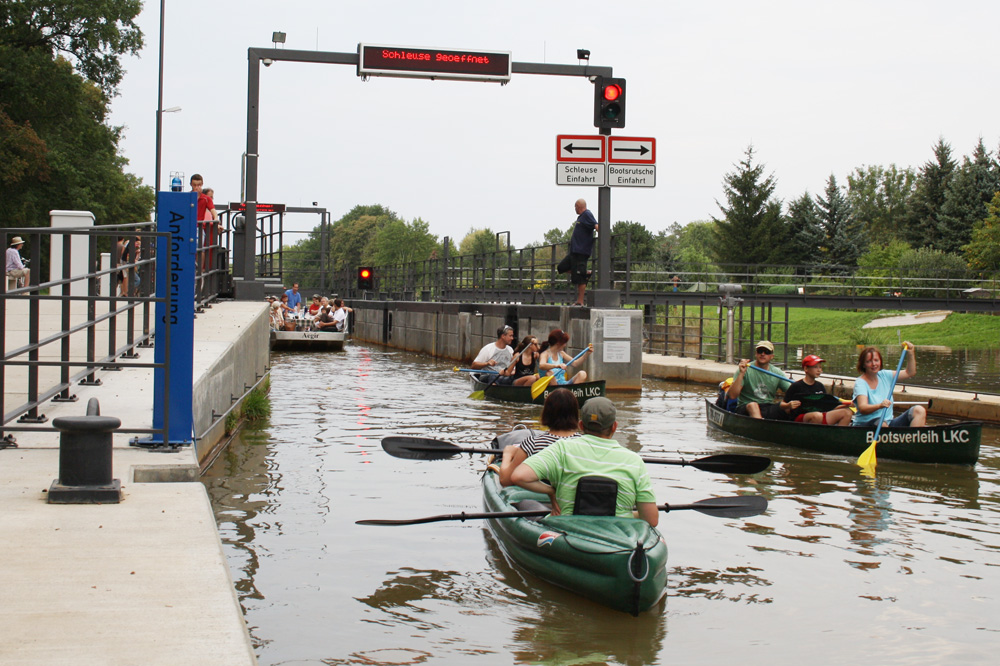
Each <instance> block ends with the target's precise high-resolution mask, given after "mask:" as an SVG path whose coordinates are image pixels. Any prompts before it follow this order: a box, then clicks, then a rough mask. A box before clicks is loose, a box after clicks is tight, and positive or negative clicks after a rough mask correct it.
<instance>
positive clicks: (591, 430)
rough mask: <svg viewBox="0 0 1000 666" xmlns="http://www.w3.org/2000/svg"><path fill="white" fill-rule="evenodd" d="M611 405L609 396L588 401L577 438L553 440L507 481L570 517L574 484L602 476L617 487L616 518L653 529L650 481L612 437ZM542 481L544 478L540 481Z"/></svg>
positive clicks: (656, 514) (639, 464) (637, 459)
mask: <svg viewBox="0 0 1000 666" xmlns="http://www.w3.org/2000/svg"><path fill="white" fill-rule="evenodd" d="M616 416H617V414H616V411H615V405H614V403H613V402H611V401H610V400H608V399H607V398H591V399H590V400H588V401H587V402H585V403H584V405H583V407H581V408H580V430H582V431H583V432H584V434H583V435H581V436H580V437H568V438H566V439H557V440H556V441H555V442H553V443H552V444H549V445H548V446H547V447H546V448H545V449H543V450H541V451H539V452H538V453H536V454H535V455H533V456H529V457H528V458H527V459H526V460H525V461H524V462H523V463H521V464H520V465H519V466H518V467H517V469H515V470H514V473H513V474H512V475H511V480H512V481H513V482H514V483H515V484H517V485H519V486H521V487H522V488H526V489H528V490H531V491H534V492H537V493H544V494H546V495H548V496H549V498H550V500H551V501H552V514H553V515H555V516H558V515H560V513H562V514H566V515H569V514H572V513H573V505H574V502H575V499H576V486H577V483H578V482H579V481H580V479H582V478H583V477H585V476H600V477H605V478H608V479H613V480H614V481H616V482H617V483H618V496H617V499H616V502H615V515H616V516H619V517H622V518H631V517H632V516H633V513H632V507H633V506H635V507H636V508H637V510H638V517H639V518H642V519H643V520H645V521H646V522H647V523H649V524H650V525H652V526H653V527H656V524H657V523H658V522H659V519H660V513H659V509H658V508H657V506H656V497H655V496H654V495H653V490H652V485H651V483H650V481H649V472H648V471H647V470H646V463H644V462H643V460H642V458H640V457H639V455H638V454H637V453H635V452H633V451H629V450H628V449H626V448H625V447H623V446H622V445H620V444H619V443H618V442H617V441H615V440H614V439H612V437H613V436H614V434H615V431H616V430H617V429H618V422H617V421H616V420H615V418H616ZM540 479H547V480H548V481H549V483H551V484H552V485H549V484H548V483H544V482H542V481H540Z"/></svg>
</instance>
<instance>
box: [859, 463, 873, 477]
mask: <svg viewBox="0 0 1000 666" xmlns="http://www.w3.org/2000/svg"><path fill="white" fill-rule="evenodd" d="M861 476H865V477H868V478H869V479H874V478H875V465H868V466H867V467H862V468H861Z"/></svg>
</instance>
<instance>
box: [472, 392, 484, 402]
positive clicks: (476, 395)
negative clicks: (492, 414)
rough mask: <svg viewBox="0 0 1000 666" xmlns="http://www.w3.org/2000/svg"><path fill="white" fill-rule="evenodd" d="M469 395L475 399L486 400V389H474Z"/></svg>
mask: <svg viewBox="0 0 1000 666" xmlns="http://www.w3.org/2000/svg"><path fill="white" fill-rule="evenodd" d="M469 397H470V398H471V399H473V400H485V399H486V391H473V392H472V393H470V394H469Z"/></svg>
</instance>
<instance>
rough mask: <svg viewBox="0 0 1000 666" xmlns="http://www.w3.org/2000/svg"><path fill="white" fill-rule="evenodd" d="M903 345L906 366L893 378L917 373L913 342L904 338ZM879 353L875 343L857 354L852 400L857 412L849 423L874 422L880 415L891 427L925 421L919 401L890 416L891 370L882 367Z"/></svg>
mask: <svg viewBox="0 0 1000 666" xmlns="http://www.w3.org/2000/svg"><path fill="white" fill-rule="evenodd" d="M903 345H905V347H906V350H907V351H906V367H905V368H903V369H902V370H900V372H899V377H898V378H897V379H896V381H900V380H906V379H913V378H914V377H916V376H917V353H916V348H915V347H914V346H913V343H911V342H909V341H904V342H903ZM882 366H883V363H882V353H881V352H880V351H879V350H878V348H877V347H865V348H864V350H863V351H862V352H861V354H860V355H859V356H858V372H860V373H861V376H860V377H858V378H857V379H856V380H855V381H854V402H855V404H856V405H857V407H858V413H857V414H855V415H854V420H853V422H852V424H853V425H856V426H874V425H877V424H878V420H879V418H880V417H881V418H882V421H883V423H882V426H883V427H885V426H889V427H893V428H897V427H906V426H911V427H914V428H919V427H920V426H923V425H926V424H927V410H926V409H925V408H924V406H923V405H914V406H912V407H910V408H909V409H908V410H906V411H905V412H903V413H902V414H900V415H899V416H897V417H896V418H892V388H893V383H894V382H893V375H895V371H894V370H884V369H883V368H882Z"/></svg>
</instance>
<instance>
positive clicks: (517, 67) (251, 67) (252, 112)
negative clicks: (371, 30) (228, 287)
mask: <svg viewBox="0 0 1000 666" xmlns="http://www.w3.org/2000/svg"><path fill="white" fill-rule="evenodd" d="M247 60H248V65H247V149H246V190H245V192H246V193H245V195H244V196H245V197H246V199H245V201H244V203H245V204H246V219H247V220H248V221H249V220H256V219H257V160H258V157H259V154H258V152H257V151H258V149H259V140H258V134H259V129H260V104H259V102H260V66H261V63H263V64H264V65H265V66H270V65H271V64H272V63H274V62H277V61H285V62H308V63H321V64H328V65H353V66H355V67H357V66H358V62H359V56H358V53H339V52H332V51H300V50H292V49H273V48H272V49H265V48H256V47H250V48H249V49H247ZM511 73H512V74H538V75H542V76H580V77H584V78H588V79H591V78H592V77H597V76H601V77H611V76H613V75H614V72H613V70H612V68H611V67H595V66H592V65H589V64H587V65H558V64H548V63H537V62H512V63H511ZM598 132H599V133H600V134H604V135H610V134H611V130H610V129H609V128H600V129H598ZM597 223H598V225H600V229H601V231H602V233H600V234H598V265H597V289H596V290H594V305H595V306H598V307H608V306H612V307H617V306H618V305H619V296H618V292H617V291H615V290H613V289H611V188H610V187H608V186H604V187H599V188H598V190H597ZM250 228H251V227H250V225H249V224H248V225H247V229H250ZM254 246H255V244H254V243H252V242H247V243H244V244H243V257H234V260H235V261H236V262H238V263H241V264H242V266H243V272H242V278H240V277H237V278H236V279H235V280H234V284H233V287H234V295H235V297H236V298H237V299H239V300H259V299H262V298H263V297H264V284H263V282H262V281H260V280H257V275H256V269H255V263H256V262H255V261H254ZM241 260H242V261H241Z"/></svg>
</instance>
